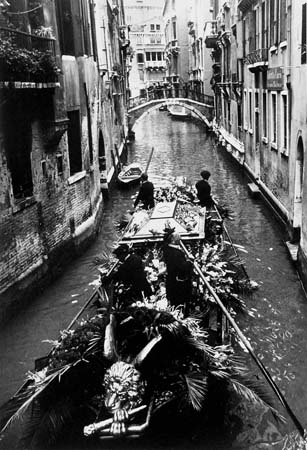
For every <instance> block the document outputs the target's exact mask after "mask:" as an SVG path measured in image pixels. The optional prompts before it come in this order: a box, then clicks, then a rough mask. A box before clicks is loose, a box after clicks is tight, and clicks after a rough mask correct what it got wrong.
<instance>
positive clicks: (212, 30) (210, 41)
mask: <svg viewBox="0 0 307 450" xmlns="http://www.w3.org/2000/svg"><path fill="white" fill-rule="evenodd" d="M204 32H205V45H206V47H207V48H215V47H216V43H217V39H218V33H217V21H216V20H212V21H210V22H206V24H205V27H204Z"/></svg>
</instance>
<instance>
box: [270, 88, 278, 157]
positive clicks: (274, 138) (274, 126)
mask: <svg viewBox="0 0 307 450" xmlns="http://www.w3.org/2000/svg"><path fill="white" fill-rule="evenodd" d="M271 112H272V114H271V143H272V144H275V145H274V147H275V148H277V94H276V92H272V93H271Z"/></svg>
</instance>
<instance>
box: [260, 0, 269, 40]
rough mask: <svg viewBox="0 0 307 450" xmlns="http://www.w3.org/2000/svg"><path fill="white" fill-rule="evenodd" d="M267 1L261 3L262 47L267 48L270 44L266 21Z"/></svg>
mask: <svg viewBox="0 0 307 450" xmlns="http://www.w3.org/2000/svg"><path fill="white" fill-rule="evenodd" d="M265 8H266V3H265V2H263V3H262V4H261V48H267V46H268V34H267V33H268V30H267V21H266V17H267V16H266V9H265Z"/></svg>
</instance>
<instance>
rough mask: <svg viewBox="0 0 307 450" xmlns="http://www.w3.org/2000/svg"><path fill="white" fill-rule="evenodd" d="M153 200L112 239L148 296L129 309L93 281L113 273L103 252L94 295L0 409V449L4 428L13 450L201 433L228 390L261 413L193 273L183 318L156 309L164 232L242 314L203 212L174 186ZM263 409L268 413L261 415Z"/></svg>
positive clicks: (258, 392) (124, 293)
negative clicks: (198, 427) (14, 440)
mask: <svg viewBox="0 0 307 450" xmlns="http://www.w3.org/2000/svg"><path fill="white" fill-rule="evenodd" d="M186 194H187V195H186ZM158 195H159V196H160V197H159V198H160V200H161V197H164V195H166V197H167V198H168V199H169V200H171V201H157V204H156V206H155V208H154V209H153V210H152V211H149V212H147V211H146V212H145V211H141V210H139V211H138V213H139V214H138V213H136V214H134V215H133V216H132V217H131V219H130V220H129V223H128V225H127V226H126V227H125V228H124V231H123V233H122V236H121V239H120V241H119V242H118V244H121V243H126V244H127V243H128V244H129V245H130V247H131V248H132V249H133V250H134V251H135V252H138V253H139V254H141V255H142V257H143V260H144V261H145V268H146V271H147V274H148V279H149V280H150V281H151V283H152V286H153V287H154V295H153V297H152V298H150V299H146V298H143V299H142V301H140V300H137V301H134V299H133V298H131V296H130V294H129V287H128V288H127V287H125V286H123V285H122V284H121V283H119V282H118V283H115V284H114V283H112V282H111V283H105V282H104V280H105V279H109V276H110V274H112V272H113V271H114V270H116V266H117V264H118V260H117V259H116V258H115V257H114V256H112V255H109V257H108V258H106V260H105V262H104V264H101V265H100V267H99V272H100V282H99V286H98V287H97V290H96V291H95V292H94V293H93V294H92V296H91V298H90V299H89V301H88V302H87V303H86V304H85V306H84V308H83V309H82V310H81V311H80V312H79V313H78V315H77V316H76V317H75V318H74V319H73V320H72V322H71V323H70V324H69V326H68V327H67V329H66V330H64V331H62V332H61V334H60V337H59V339H58V341H57V342H55V343H54V346H53V348H52V349H51V351H50V353H49V354H48V355H47V356H46V357H44V358H40V359H38V360H37V361H36V367H35V370H34V372H33V373H31V374H29V376H28V380H27V381H26V382H25V384H24V385H23V386H22V387H21V389H20V390H19V391H18V392H17V393H16V395H15V396H14V397H13V398H12V399H10V401H9V402H8V403H7V404H6V405H4V406H3V407H2V408H1V411H0V418H1V421H0V426H1V428H0V429H1V433H0V434H1V435H2V440H4V442H5V439H8V440H9V439H10V437H9V436H10V431H12V430H13V429H14V426H16V423H17V424H18V427H19V428H18V430H19V433H20V435H21V436H20V437H21V440H20V442H22V445H24V447H23V448H31V449H33V450H36V449H41V448H44V449H45V448H59V447H58V446H60V447H61V448H65V445H66V444H67V445H68V444H69V445H73V443H76V442H78V445H80V442H82V445H83V447H82V448H97V445H99V442H100V441H101V440H102V439H105V438H111V439H114V438H117V439H118V438H125V439H126V438H128V437H140V436H141V435H143V434H144V433H145V434H146V433H150V432H151V431H152V430H154V429H155V430H158V431H159V430H161V429H163V428H165V425H167V426H166V428H167V431H169V429H170V427H171V424H172V425H173V427H174V429H175V430H177V431H178V425H179V423H181V424H182V426H183V427H186V426H189V425H187V424H190V425H191V423H192V422H193V423H198V422H199V423H202V426H204V423H206V422H207V421H208V420H209V418H210V412H212V410H210V411H209V409H210V408H214V405H215V407H216V405H218V407H217V409H218V410H219V412H220V410H221V409H223V408H221V405H224V406H225V403H226V399H227V397H228V396H229V395H230V393H231V392H236V394H238V393H240V394H242V395H243V396H244V395H245V397H246V398H248V399H255V401H257V402H263V403H265V404H266V405H269V406H270V407H272V405H271V404H270V402H269V401H268V397H267V395H262V394H263V388H262V387H261V389H258V387H257V383H255V382H254V381H252V380H251V379H250V377H249V376H248V375H247V372H246V371H245V369H244V365H243V363H242V362H240V361H239V360H238V358H237V357H236V354H235V349H234V346H233V345H232V332H231V330H230V329H229V327H228V324H227V320H224V319H223V317H221V314H220V313H219V311H218V308H217V306H216V304H215V303H214V301H213V297H212V293H211V291H210V289H207V288H206V285H205V284H204V282H203V280H202V277H201V276H200V277H199V276H198V275H197V272H196V271H195V274H194V281H193V283H194V291H193V299H192V301H191V304H190V311H192V312H193V313H192V314H189V315H185V314H184V310H183V308H181V307H178V308H174V307H170V306H169V305H168V303H167V299H166V297H165V288H164V282H163V279H162V280H161V279H159V271H160V267H161V264H163V260H162V256H161V243H163V235H164V234H165V232H166V230H168V229H169V228H171V229H173V228H175V229H176V230H177V232H179V233H180V235H181V239H182V248H183V251H185V252H187V253H188V254H189V256H190V257H191V258H193V259H194V264H195V267H196V268H197V267H201V271H202V273H203V274H206V279H209V280H210V283H211V284H212V286H213V289H216V290H217V291H218V292H219V295H220V296H221V298H222V300H223V304H224V305H225V308H227V309H228V310H229V311H239V310H244V308H245V305H244V301H243V300H242V298H241V296H240V294H238V292H239V291H240V288H241V287H242V286H240V280H239V279H238V280H235V277H234V276H232V279H231V282H230V281H229V273H230V272H229V270H230V265H231V268H232V269H233V261H232V262H231V263H228V262H227V261H223V260H222V259H221V251H223V239H222V229H221V228H218V227H217V223H216V221H213V222H212V223H211V225H210V217H212V215H213V211H209V213H210V214H207V211H206V210H205V209H199V208H198V206H197V205H194V204H193V201H191V198H190V196H189V193H186V192H185V190H184V189H182V188H178V189H173V188H171V189H165V188H163V189H162V190H161V191H160V192H159V193H158ZM186 197H187V198H190V201H189V200H186ZM183 205H185V207H184V208H182V206H183ZM216 219H217V220H221V218H218V217H217V218H216ZM206 223H207V226H206ZM210 226H211V227H213V229H212V230H211V234H210V233H209V234H208V236H209V240H207V239H206V234H207V233H208V230H209V228H210ZM213 235H214V236H213ZM196 261H198V262H196ZM198 265H199V266H198ZM232 273H233V272H232ZM203 276H204V275H203ZM234 280H235V282H234ZM245 287H246V280H245ZM244 383H246V388H244V386H245V385H244ZM238 386H240V389H238ZM245 389H246V390H245ZM208 398H209V400H210V398H211V399H213V402H211V403H210V401H209V400H208ZM272 411H273V412H274V414H277V412H276V411H275V409H274V408H273V407H272ZM20 423H21V425H20ZM155 427H156V428H155ZM185 431H186V432H188V430H187V429H185ZM20 442H19V444H20ZM55 445H57V447H55ZM48 446H49V447H48ZM52 446H53V447H52ZM7 448H10V447H9V446H8V447H7ZM19 448H22V447H19ZM69 448H76V447H71V446H70V447H69ZM78 448H79V447H78ZM99 448H103V441H101V447H99Z"/></svg>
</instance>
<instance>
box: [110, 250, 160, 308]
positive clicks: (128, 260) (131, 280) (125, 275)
mask: <svg viewBox="0 0 307 450" xmlns="http://www.w3.org/2000/svg"><path fill="white" fill-rule="evenodd" d="M113 253H114V254H115V255H116V256H117V258H118V259H119V261H120V262H121V264H120V265H119V266H118V268H117V270H115V271H114V272H113V273H112V274H111V275H110V276H109V277H107V279H104V282H108V281H111V280H113V281H119V282H122V283H123V284H124V285H125V286H126V287H127V288H130V290H129V293H130V295H131V298H132V299H134V300H142V299H143V297H144V296H145V297H147V298H149V297H150V296H151V295H152V294H153V292H152V289H151V286H150V284H149V282H148V281H147V278H146V273H145V270H144V264H143V260H142V258H141V257H140V256H139V255H136V254H135V253H133V252H131V251H130V249H129V246H128V245H127V244H122V245H120V246H119V247H118V248H117V249H115V250H114V252H113Z"/></svg>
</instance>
